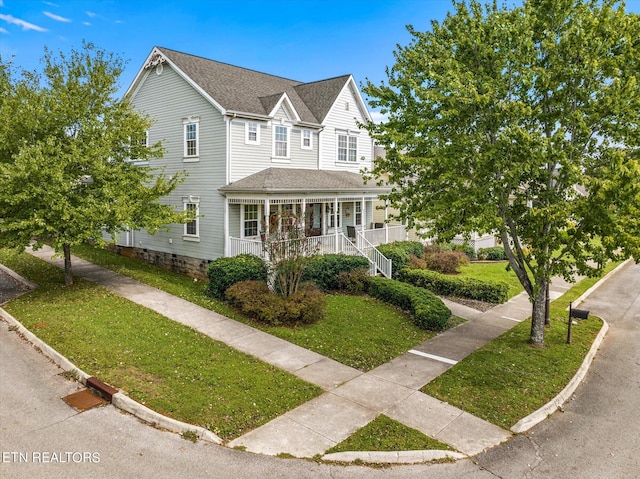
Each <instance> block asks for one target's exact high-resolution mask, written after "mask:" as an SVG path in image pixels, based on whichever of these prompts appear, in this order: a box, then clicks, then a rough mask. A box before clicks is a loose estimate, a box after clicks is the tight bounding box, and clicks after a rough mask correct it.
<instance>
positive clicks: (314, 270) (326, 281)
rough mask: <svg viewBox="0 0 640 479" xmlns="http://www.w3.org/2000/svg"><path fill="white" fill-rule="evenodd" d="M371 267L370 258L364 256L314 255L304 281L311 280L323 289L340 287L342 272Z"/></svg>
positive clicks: (306, 270) (303, 276) (308, 263)
mask: <svg viewBox="0 0 640 479" xmlns="http://www.w3.org/2000/svg"><path fill="white" fill-rule="evenodd" d="M357 269H366V270H368V269H369V260H368V259H367V258H365V257H363V256H352V255H346V254H325V255H314V256H311V257H310V258H309V261H308V262H307V266H306V268H305V270H304V273H303V275H302V281H311V282H313V283H315V285H316V286H318V288H320V289H321V290H323V291H329V290H335V289H340V282H339V279H338V277H339V276H340V273H348V272H350V271H354V270H357Z"/></svg>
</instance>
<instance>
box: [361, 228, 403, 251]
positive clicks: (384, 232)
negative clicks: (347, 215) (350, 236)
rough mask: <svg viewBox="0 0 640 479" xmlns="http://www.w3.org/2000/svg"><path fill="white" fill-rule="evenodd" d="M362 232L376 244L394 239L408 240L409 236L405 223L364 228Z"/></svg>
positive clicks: (369, 240)
mask: <svg viewBox="0 0 640 479" xmlns="http://www.w3.org/2000/svg"><path fill="white" fill-rule="evenodd" d="M361 233H362V234H363V235H364V237H365V238H366V239H367V241H368V242H369V243H371V244H372V245H374V246H378V245H381V244H387V243H393V242H394V241H406V240H407V238H408V236H407V227H406V226H405V225H384V226H383V227H382V228H375V229H369V230H364V231H362V232H361Z"/></svg>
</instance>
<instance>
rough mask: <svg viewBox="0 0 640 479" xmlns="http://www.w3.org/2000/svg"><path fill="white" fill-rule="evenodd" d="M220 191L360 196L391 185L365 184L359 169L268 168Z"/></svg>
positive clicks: (243, 195) (252, 195)
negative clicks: (356, 171)
mask: <svg viewBox="0 0 640 479" xmlns="http://www.w3.org/2000/svg"><path fill="white" fill-rule="evenodd" d="M219 191H220V192H221V193H222V194H224V195H225V196H226V197H227V198H228V199H229V200H236V201H238V200H247V201H251V200H253V201H255V200H258V199H263V200H264V199H269V198H271V199H274V200H275V199H282V200H286V199H294V198H298V199H299V200H303V199H306V200H315V201H322V200H329V199H331V200H333V199H335V198H338V199H342V200H351V201H353V200H359V199H361V198H366V199H373V198H377V197H378V195H380V194H384V193H389V191H390V188H385V187H380V186H377V185H376V184H375V183H371V184H365V181H364V178H363V176H362V175H360V174H358V173H352V172H349V171H332V170H307V169H297V168H267V169H265V170H262V171H259V172H258V173H254V174H253V175H250V176H247V177H246V178H243V179H241V180H238V181H235V182H233V183H229V184H228V185H226V186H223V187H222V188H220V189H219Z"/></svg>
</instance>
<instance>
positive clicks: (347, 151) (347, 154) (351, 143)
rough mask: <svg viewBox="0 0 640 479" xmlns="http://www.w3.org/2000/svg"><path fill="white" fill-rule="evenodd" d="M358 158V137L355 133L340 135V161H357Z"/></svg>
mask: <svg viewBox="0 0 640 479" xmlns="http://www.w3.org/2000/svg"><path fill="white" fill-rule="evenodd" d="M357 158H358V137H357V136H355V135H345V134H340V135H338V161H352V162H355V161H356V159H357Z"/></svg>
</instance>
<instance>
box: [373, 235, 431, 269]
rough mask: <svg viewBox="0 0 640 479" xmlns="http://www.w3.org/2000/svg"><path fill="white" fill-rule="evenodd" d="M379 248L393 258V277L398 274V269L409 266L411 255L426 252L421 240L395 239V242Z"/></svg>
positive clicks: (418, 255) (386, 255) (419, 254)
mask: <svg viewBox="0 0 640 479" xmlns="http://www.w3.org/2000/svg"><path fill="white" fill-rule="evenodd" d="M377 248H378V251H380V252H381V253H382V254H383V255H384V256H385V257H387V258H389V259H390V260H391V264H392V268H391V270H392V277H393V278H395V277H396V276H397V273H398V271H400V270H401V269H402V268H406V267H407V266H409V258H410V256H411V255H414V256H417V257H420V256H422V253H423V252H424V245H423V244H422V243H421V242H420V241H394V242H393V243H387V244H381V245H380V246H377Z"/></svg>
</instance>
